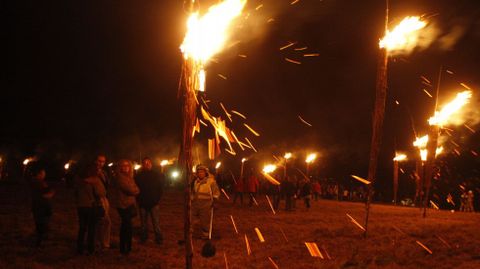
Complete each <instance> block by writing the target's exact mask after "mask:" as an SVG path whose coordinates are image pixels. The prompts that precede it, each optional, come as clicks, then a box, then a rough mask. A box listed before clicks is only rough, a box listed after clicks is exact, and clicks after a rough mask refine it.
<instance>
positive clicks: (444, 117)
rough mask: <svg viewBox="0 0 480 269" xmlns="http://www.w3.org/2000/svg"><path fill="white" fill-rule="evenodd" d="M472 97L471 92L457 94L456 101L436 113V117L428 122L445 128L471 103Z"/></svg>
mask: <svg viewBox="0 0 480 269" xmlns="http://www.w3.org/2000/svg"><path fill="white" fill-rule="evenodd" d="M471 97H472V92H471V91H463V92H460V93H457V96H456V97H455V99H453V100H452V101H451V102H449V103H448V104H446V105H445V106H444V107H443V108H442V110H441V111H435V115H434V116H433V117H431V118H430V119H429V120H428V123H429V124H430V125H438V126H444V125H447V124H448V123H451V122H450V121H451V120H452V119H454V117H452V116H453V115H455V114H456V113H457V112H458V111H459V110H460V109H461V108H462V107H463V106H464V105H466V104H468V103H469V102H470V98H471Z"/></svg>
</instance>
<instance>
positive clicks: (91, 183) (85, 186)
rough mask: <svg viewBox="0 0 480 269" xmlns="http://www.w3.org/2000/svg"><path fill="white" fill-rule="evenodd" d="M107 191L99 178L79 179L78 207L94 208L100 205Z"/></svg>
mask: <svg viewBox="0 0 480 269" xmlns="http://www.w3.org/2000/svg"><path fill="white" fill-rule="evenodd" d="M105 195H106V191H105V186H104V185H103V183H102V181H101V179H100V178H99V177H98V176H94V177H89V178H86V179H85V178H80V177H77V178H76V180H75V200H76V204H77V207H92V206H94V205H100V203H101V202H100V200H101V199H103V198H105Z"/></svg>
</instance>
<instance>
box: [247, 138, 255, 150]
mask: <svg viewBox="0 0 480 269" xmlns="http://www.w3.org/2000/svg"><path fill="white" fill-rule="evenodd" d="M245 141H247V143H248V145H250V147H251V148H252V150H253V151H255V152H257V149H256V148H255V147H254V146H253V144H252V142H250V140H249V139H248V137H245Z"/></svg>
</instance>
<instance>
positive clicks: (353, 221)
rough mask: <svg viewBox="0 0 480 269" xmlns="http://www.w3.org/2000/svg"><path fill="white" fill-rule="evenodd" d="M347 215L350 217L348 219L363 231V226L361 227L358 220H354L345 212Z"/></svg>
mask: <svg viewBox="0 0 480 269" xmlns="http://www.w3.org/2000/svg"><path fill="white" fill-rule="evenodd" d="M347 217H348V218H350V221H351V222H352V223H353V224H355V225H357V227H358V228H360V229H361V230H363V231H365V228H363V226H362V225H360V223H358V221H356V220H355V219H354V218H353V217H352V216H350V215H349V214H347Z"/></svg>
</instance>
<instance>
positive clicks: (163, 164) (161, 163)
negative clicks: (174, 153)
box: [160, 160, 168, 166]
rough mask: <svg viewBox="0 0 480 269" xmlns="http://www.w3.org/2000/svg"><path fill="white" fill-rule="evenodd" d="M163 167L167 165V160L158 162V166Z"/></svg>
mask: <svg viewBox="0 0 480 269" xmlns="http://www.w3.org/2000/svg"><path fill="white" fill-rule="evenodd" d="M165 165H168V160H162V161H161V162H160V166H165Z"/></svg>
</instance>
